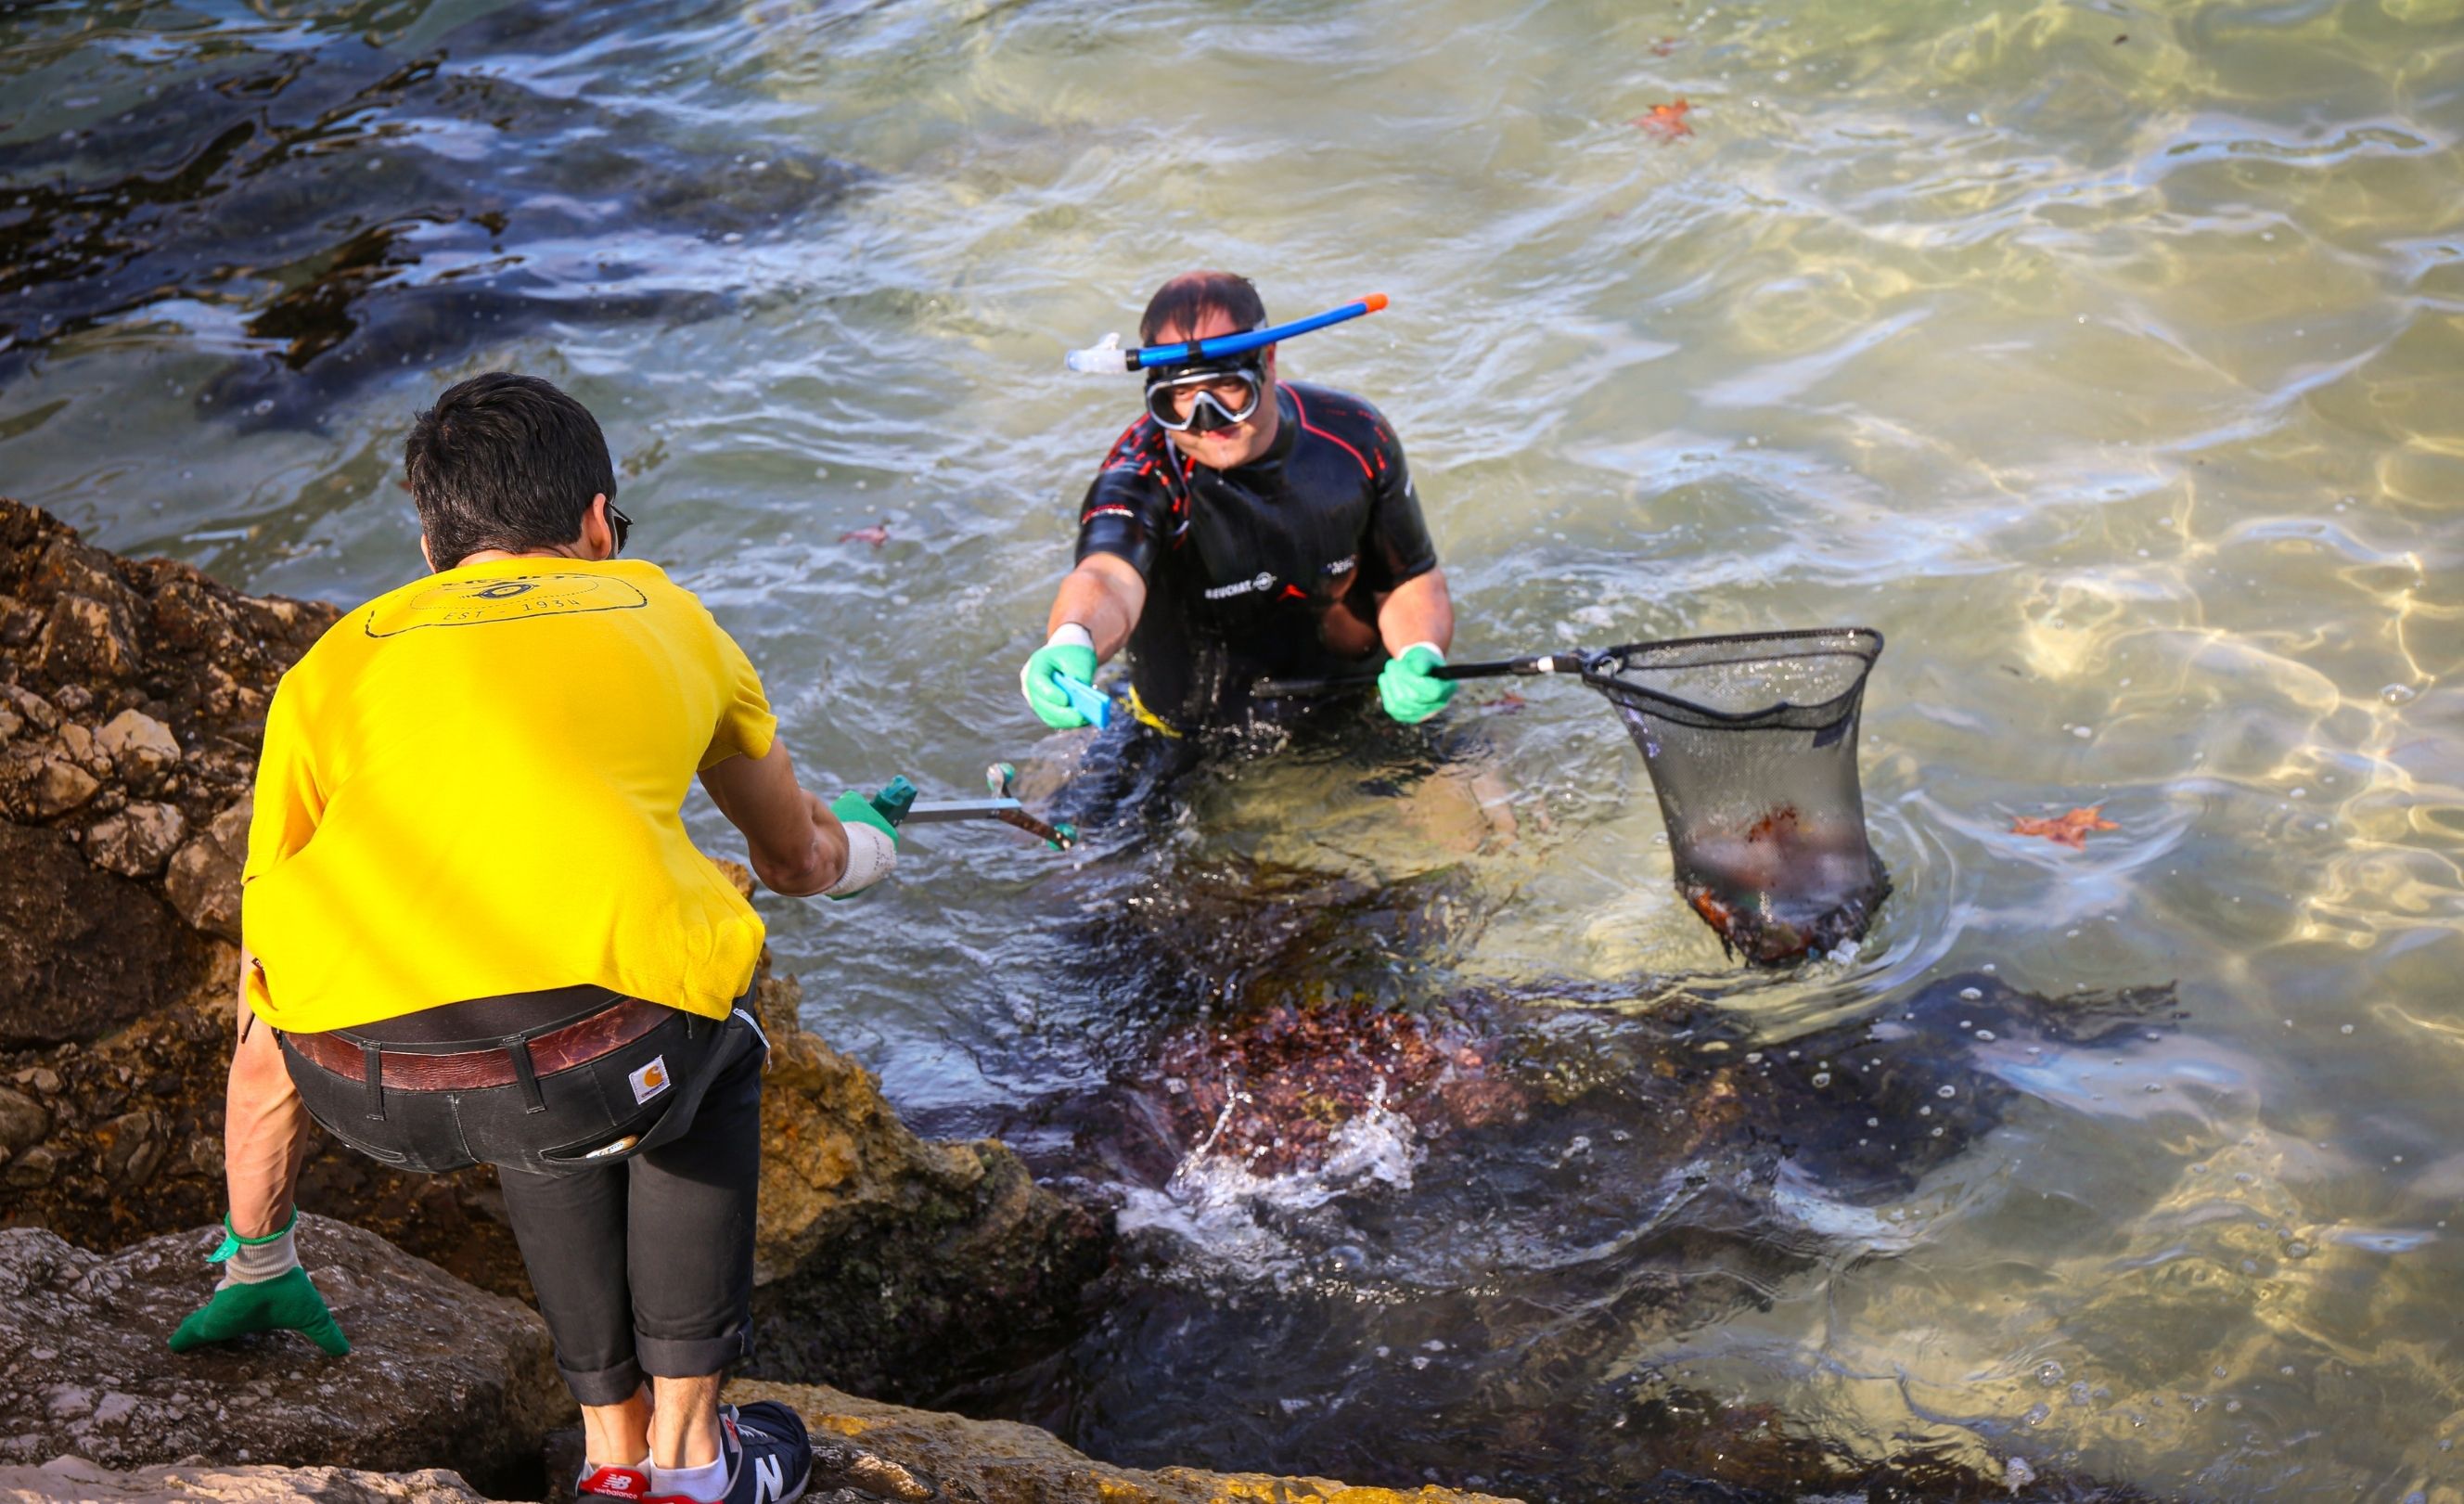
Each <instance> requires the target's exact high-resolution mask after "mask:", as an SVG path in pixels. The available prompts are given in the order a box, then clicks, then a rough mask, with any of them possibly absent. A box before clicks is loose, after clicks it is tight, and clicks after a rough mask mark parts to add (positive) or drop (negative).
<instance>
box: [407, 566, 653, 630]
mask: <svg viewBox="0 0 2464 1504" xmlns="http://www.w3.org/2000/svg"><path fill="white" fill-rule="evenodd" d="M649 604H650V601H649V597H648V596H646V595H644V594H643V593H642V592H641V591H639V590H637V589H635V588H634V587H633V586H630V585H628V584H627V583H626V582H624V581H622V580H614V579H610V578H608V577H607V576H605V575H604V574H517V575H505V576H501V577H499V578H496V579H494V580H455V581H453V582H452V583H451V584H448V585H435V586H429V587H428V588H427V589H425V590H422V591H420V592H419V593H418V594H416V595H413V596H411V597H409V598H408V599H407V600H401V601H396V602H393V603H392V604H391V605H387V604H385V603H384V602H379V603H378V604H377V606H376V607H374V608H371V609H370V610H369V612H368V620H367V633H368V635H369V636H371V637H398V636H400V635H402V634H403V633H404V632H407V631H417V630H419V629H420V628H422V627H485V626H488V625H491V624H492V623H495V622H521V621H531V620H534V619H535V618H538V617H541V616H572V615H577V614H579V613H581V612H583V611H634V610H640V609H641V608H643V607H645V606H648V605H649Z"/></svg>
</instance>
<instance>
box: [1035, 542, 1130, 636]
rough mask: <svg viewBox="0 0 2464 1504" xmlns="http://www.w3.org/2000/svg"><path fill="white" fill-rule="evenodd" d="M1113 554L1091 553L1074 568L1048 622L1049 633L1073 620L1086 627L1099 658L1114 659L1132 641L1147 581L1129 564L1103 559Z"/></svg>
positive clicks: (1053, 602)
mask: <svg viewBox="0 0 2464 1504" xmlns="http://www.w3.org/2000/svg"><path fill="white" fill-rule="evenodd" d="M1110 559H1111V555H1109V554H1090V555H1089V556H1088V558H1087V561H1086V563H1084V564H1080V565H1079V566H1078V567H1077V568H1075V569H1072V570H1070V571H1069V574H1068V577H1067V578H1066V579H1064V580H1063V581H1062V582H1061V589H1060V591H1059V592H1058V593H1057V594H1056V595H1054V597H1053V600H1052V612H1051V614H1050V615H1049V616H1047V617H1046V618H1045V624H1044V630H1045V633H1046V635H1049V634H1050V633H1052V632H1055V631H1058V630H1061V628H1062V627H1064V626H1066V625H1067V624H1069V623H1072V622H1074V623H1076V624H1077V625H1079V626H1081V627H1084V628H1085V629H1087V634H1088V635H1089V636H1090V637H1092V638H1094V639H1095V656H1096V657H1097V658H1098V659H1110V658H1111V656H1112V655H1113V654H1115V653H1117V652H1120V651H1121V649H1122V647H1123V646H1124V645H1125V644H1127V643H1128V642H1129V640H1130V631H1131V629H1133V628H1134V627H1136V626H1137V624H1138V612H1139V610H1140V608H1143V607H1144V606H1145V605H1146V582H1145V581H1143V580H1141V579H1139V578H1138V575H1137V572H1136V571H1135V570H1133V569H1132V568H1131V567H1130V566H1129V565H1128V564H1119V565H1118V567H1117V568H1115V567H1111V566H1109V565H1108V564H1105V563H1104V562H1103V561H1107V560H1110ZM1124 575H1126V576H1127V579H1126V580H1125V579H1123V578H1122V576H1124Z"/></svg>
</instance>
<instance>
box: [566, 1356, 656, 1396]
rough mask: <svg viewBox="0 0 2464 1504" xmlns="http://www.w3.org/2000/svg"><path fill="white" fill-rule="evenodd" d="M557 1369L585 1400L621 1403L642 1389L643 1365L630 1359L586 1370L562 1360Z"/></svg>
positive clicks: (569, 1385)
mask: <svg viewBox="0 0 2464 1504" xmlns="http://www.w3.org/2000/svg"><path fill="white" fill-rule="evenodd" d="M556 1371H557V1372H558V1373H560V1374H562V1375H563V1376H564V1386H565V1387H566V1388H568V1389H570V1390H572V1391H573V1398H574V1399H575V1401H576V1402H578V1403H579V1404H624V1403H625V1402H626V1401H627V1400H629V1399H631V1398H633V1396H634V1395H635V1394H637V1393H639V1392H640V1391H641V1388H642V1365H641V1364H640V1363H637V1362H635V1361H633V1360H630V1359H627V1360H625V1361H624V1362H621V1363H618V1364H617V1365H616V1366H614V1367H613V1368H599V1369H593V1370H591V1371H590V1372H587V1373H583V1372H581V1371H579V1370H576V1369H572V1368H567V1367H566V1366H564V1364H562V1363H559V1364H557V1365H556Z"/></svg>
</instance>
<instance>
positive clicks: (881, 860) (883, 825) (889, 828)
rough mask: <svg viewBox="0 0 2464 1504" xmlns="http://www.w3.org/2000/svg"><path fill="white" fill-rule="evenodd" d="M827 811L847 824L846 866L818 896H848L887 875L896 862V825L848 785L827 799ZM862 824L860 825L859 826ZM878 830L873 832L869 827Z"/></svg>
mask: <svg viewBox="0 0 2464 1504" xmlns="http://www.w3.org/2000/svg"><path fill="white" fill-rule="evenodd" d="M830 813H832V814H834V815H836V816H838V817H839V824H841V825H843V826H846V827H847V871H846V872H845V873H842V874H840V875H839V880H838V881H837V882H835V883H832V884H831V885H830V886H829V888H828V889H827V890H825V892H824V893H823V894H822V896H823V897H825V898H852V897H854V896H856V895H857V894H860V893H862V892H864V891H865V890H866V889H867V888H869V887H871V886H872V885H873V884H874V883H877V882H879V881H881V879H883V878H884V877H887V876H889V875H890V874H891V870H892V869H894V868H896V867H897V865H898V827H896V826H894V825H891V823H890V820H889V817H888V816H886V815H884V814H883V813H882V812H881V811H880V810H878V809H876V808H874V807H873V806H872V797H871V796H870V795H869V794H867V793H864V792H863V791H861V790H859V789H853V788H850V789H848V790H847V792H846V793H844V794H841V795H839V796H838V797H837V798H836V799H833V800H831V801H830ZM859 828H863V829H859ZM875 830H877V831H879V832H880V835H879V836H875V835H873V834H872V833H870V832H871V831H875Z"/></svg>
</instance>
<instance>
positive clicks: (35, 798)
mask: <svg viewBox="0 0 2464 1504" xmlns="http://www.w3.org/2000/svg"><path fill="white" fill-rule="evenodd" d="M101 786H102V781H101V780H100V779H99V778H97V777H95V776H94V775H93V774H92V773H89V772H87V771H86V770H85V769H84V768H81V767H79V766H77V763H75V762H73V761H71V760H70V759H68V758H64V757H47V758H45V759H43V760H42V762H41V763H39V764H37V765H36V767H35V769H34V776H33V781H32V782H31V783H30V784H29V785H28V787H27V811H28V813H30V814H32V815H33V817H34V818H35V819H37V820H50V819H55V818H56V817H58V816H60V815H64V814H66V813H68V812H69V811H70V810H72V809H75V808H76V807H77V806H79V805H81V804H84V803H85V802H86V801H87V800H89V799H92V798H93V797H94V793H95V790H96V789H98V788H100V787H101Z"/></svg>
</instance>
